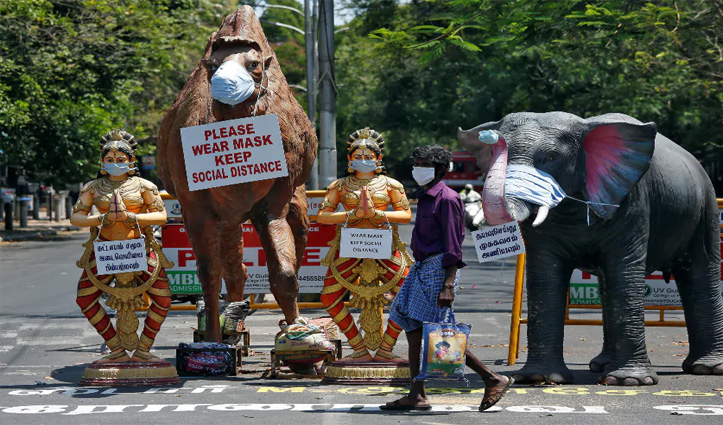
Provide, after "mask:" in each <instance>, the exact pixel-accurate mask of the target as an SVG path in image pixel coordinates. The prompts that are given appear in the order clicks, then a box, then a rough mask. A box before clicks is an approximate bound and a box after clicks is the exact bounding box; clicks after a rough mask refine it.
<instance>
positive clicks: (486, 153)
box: [457, 121, 501, 173]
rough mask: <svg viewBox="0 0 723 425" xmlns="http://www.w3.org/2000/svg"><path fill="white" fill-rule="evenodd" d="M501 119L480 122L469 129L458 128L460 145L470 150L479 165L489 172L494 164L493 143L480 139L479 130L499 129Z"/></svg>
mask: <svg viewBox="0 0 723 425" xmlns="http://www.w3.org/2000/svg"><path fill="white" fill-rule="evenodd" d="M500 124H501V121H492V122H488V123H485V124H480V125H478V126H477V127H474V128H470V129H469V130H462V129H461V128H458V129H457V139H458V140H459V143H460V145H462V147H463V148H464V149H465V150H467V151H468V152H470V153H471V154H472V155H474V157H475V158H476V159H477V166H478V167H479V168H480V169H481V170H482V171H483V172H485V173H486V172H487V171H488V170H489V169H490V165H491V164H492V145H487V144H484V143H482V142H480V140H479V138H478V137H479V132H480V131H482V130H497V129H499V128H500Z"/></svg>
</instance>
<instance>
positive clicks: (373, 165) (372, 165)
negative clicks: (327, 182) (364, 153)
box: [351, 159, 377, 173]
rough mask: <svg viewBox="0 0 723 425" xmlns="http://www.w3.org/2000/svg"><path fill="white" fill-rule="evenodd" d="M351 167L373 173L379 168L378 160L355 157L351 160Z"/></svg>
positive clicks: (361, 171) (362, 171)
mask: <svg viewBox="0 0 723 425" xmlns="http://www.w3.org/2000/svg"><path fill="white" fill-rule="evenodd" d="M351 169H352V170H355V171H359V172H360V173H371V172H372V171H374V170H376V169H377V162H376V161H372V160H367V159H355V160H354V161H352V162H351Z"/></svg>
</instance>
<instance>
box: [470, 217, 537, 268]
mask: <svg viewBox="0 0 723 425" xmlns="http://www.w3.org/2000/svg"><path fill="white" fill-rule="evenodd" d="M472 240H473V241H474V249H475V251H477V259H478V260H479V262H480V263H484V262H487V261H495V260H499V259H502V258H505V257H511V256H513V255H519V254H522V253H523V252H525V244H524V243H523V242H522V235H521V234H520V227H519V226H518V225H517V222H516V221H512V222H510V223H505V224H500V225H498V226H486V227H483V228H482V229H480V230H477V231H475V232H472Z"/></svg>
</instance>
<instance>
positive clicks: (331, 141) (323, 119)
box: [319, 0, 336, 187]
mask: <svg viewBox="0 0 723 425" xmlns="http://www.w3.org/2000/svg"><path fill="white" fill-rule="evenodd" d="M319 5H320V13H319V15H320V19H319V23H320V25H319V29H320V30H319V73H320V74H321V77H320V81H319V86H320V87H319V97H320V98H321V99H320V102H319V103H320V108H319V109H320V113H319V127H320V135H321V140H320V142H321V143H320V146H319V174H320V175H319V184H320V185H321V186H323V187H327V186H329V185H330V184H331V183H332V182H333V181H334V180H336V87H335V85H336V82H335V81H334V79H335V78H336V76H335V72H334V2H333V1H332V0H319Z"/></svg>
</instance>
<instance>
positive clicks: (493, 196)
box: [482, 137, 513, 225]
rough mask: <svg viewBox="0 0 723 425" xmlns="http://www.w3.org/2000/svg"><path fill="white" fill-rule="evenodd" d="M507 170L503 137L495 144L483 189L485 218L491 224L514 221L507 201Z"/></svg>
mask: <svg viewBox="0 0 723 425" xmlns="http://www.w3.org/2000/svg"><path fill="white" fill-rule="evenodd" d="M506 170H507V143H506V142H505V139H503V138H501V137H500V139H499V140H498V141H497V143H495V144H494V146H493V150H492V164H491V165H490V170H489V172H488V173H487V178H486V179H485V186H484V190H483V191H482V208H483V209H484V215H485V220H486V221H487V222H488V223H489V224H491V225H497V224H503V223H508V222H510V221H512V220H513V219H512V217H510V214H509V213H508V212H507V205H506V202H505V198H504V195H505V172H506Z"/></svg>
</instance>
